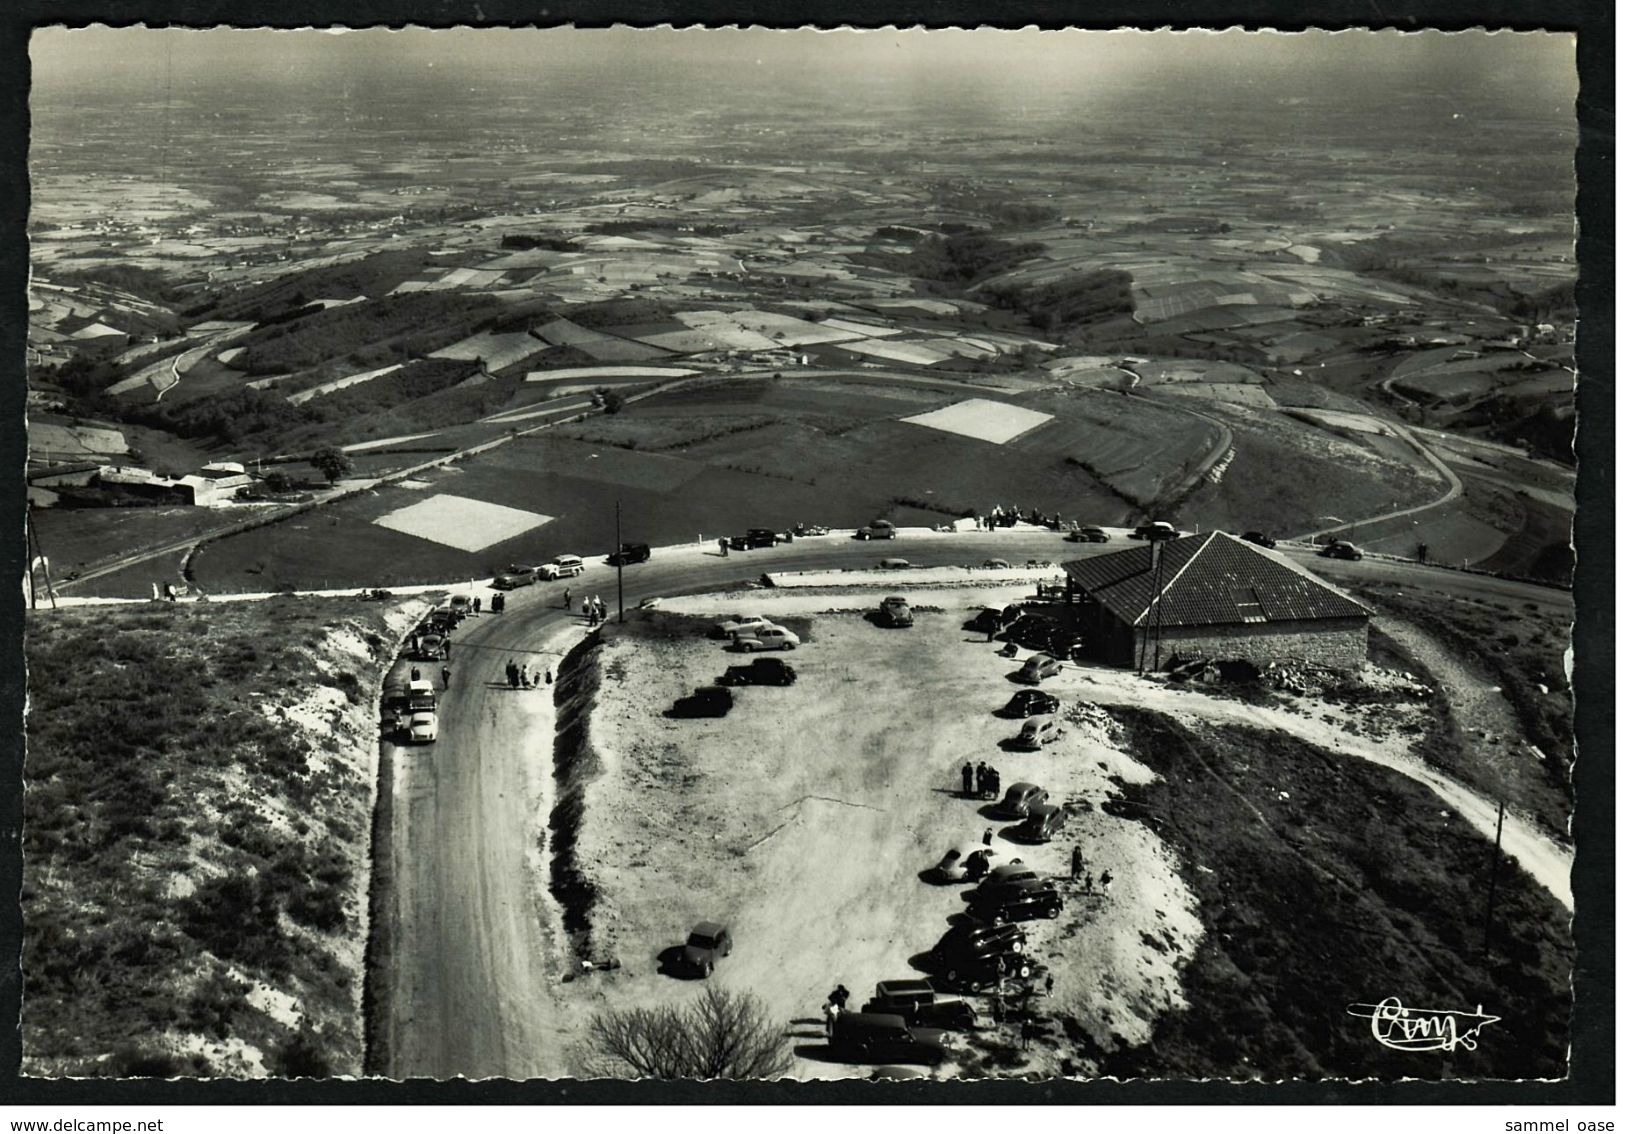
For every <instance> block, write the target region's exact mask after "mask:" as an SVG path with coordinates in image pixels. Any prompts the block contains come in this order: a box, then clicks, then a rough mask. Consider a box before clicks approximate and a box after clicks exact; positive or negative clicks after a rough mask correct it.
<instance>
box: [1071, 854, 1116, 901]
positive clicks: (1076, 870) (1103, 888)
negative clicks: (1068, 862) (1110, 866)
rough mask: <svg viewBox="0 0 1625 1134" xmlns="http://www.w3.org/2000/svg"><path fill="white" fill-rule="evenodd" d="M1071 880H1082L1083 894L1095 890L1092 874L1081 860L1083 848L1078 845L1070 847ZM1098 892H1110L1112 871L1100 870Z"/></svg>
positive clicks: (1091, 892)
mask: <svg viewBox="0 0 1625 1134" xmlns="http://www.w3.org/2000/svg"><path fill="white" fill-rule="evenodd" d="M1072 881H1074V882H1082V883H1083V892H1084V893H1085V894H1093V893H1094V892H1095V879H1094V875H1092V874H1090V873H1089V867H1088V866H1087V864H1085V863H1084V861H1083V848H1082V847H1079V846H1074V847H1073V848H1072ZM1100 892H1101V893H1102V894H1110V893H1111V892H1112V872H1111V871H1110V870H1102V871H1101V872H1100Z"/></svg>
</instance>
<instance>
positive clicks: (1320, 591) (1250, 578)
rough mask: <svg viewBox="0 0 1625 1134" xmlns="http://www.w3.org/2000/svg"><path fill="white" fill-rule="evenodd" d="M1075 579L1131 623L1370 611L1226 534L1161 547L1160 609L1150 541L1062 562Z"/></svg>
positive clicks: (1236, 621) (1305, 617) (1231, 621)
mask: <svg viewBox="0 0 1625 1134" xmlns="http://www.w3.org/2000/svg"><path fill="white" fill-rule="evenodd" d="M1063 566H1064V567H1065V568H1066V573H1067V575H1068V576H1069V577H1070V578H1071V580H1072V582H1073V583H1074V584H1075V585H1076V586H1077V587H1078V588H1079V589H1081V590H1083V591H1086V592H1088V593H1089V594H1091V595H1093V596H1094V597H1095V599H1096V600H1097V601H1099V602H1100V604H1101V605H1102V606H1104V607H1105V608H1106V609H1107V610H1109V611H1110V612H1111V613H1112V614H1114V615H1116V616H1117V617H1118V618H1119V619H1121V620H1122V621H1123V622H1126V623H1128V624H1129V625H1131V626H1143V625H1146V624H1148V622H1149V621H1150V620H1151V619H1156V618H1160V621H1161V623H1162V625H1163V626H1164V627H1176V626H1225V625H1244V624H1247V623H1263V622H1283V621H1312V620H1315V619H1321V618H1364V617H1369V616H1370V614H1371V611H1370V610H1369V609H1367V608H1366V607H1364V606H1362V605H1360V604H1359V603H1357V602H1355V601H1354V600H1353V599H1352V598H1350V597H1349V596H1348V595H1346V594H1344V593H1343V592H1342V591H1340V590H1338V589H1337V588H1335V587H1332V586H1330V585H1329V584H1327V583H1325V582H1323V581H1321V580H1320V579H1318V578H1316V577H1315V576H1314V575H1312V574H1310V573H1309V572H1308V571H1306V570H1304V569H1303V568H1301V567H1299V566H1297V565H1296V564H1293V563H1288V562H1285V561H1283V560H1281V559H1277V558H1276V557H1275V556H1273V555H1269V554H1267V553H1265V552H1264V551H1262V550H1260V549H1259V548H1257V547H1255V546H1254V545H1252V544H1250V543H1246V542H1244V541H1242V540H1239V539H1237V538H1236V537H1235V536H1232V535H1229V534H1227V533H1225V532H1209V533H1207V534H1206V535H1193V536H1185V537H1184V538H1182V539H1172V540H1168V541H1167V542H1166V543H1164V544H1163V545H1162V569H1161V578H1162V597H1161V600H1160V602H1159V604H1158V605H1160V606H1161V608H1162V610H1161V614H1160V616H1159V615H1157V614H1156V613H1155V612H1154V611H1153V610H1152V609H1151V607H1152V601H1151V600H1152V598H1153V590H1154V583H1153V572H1152V564H1151V545H1150V544H1149V543H1147V544H1144V545H1142V546H1140V547H1131V548H1127V549H1125V550H1123V551H1117V552H1113V553H1111V554H1109V555H1097V556H1093V557H1091V558H1089V559H1078V560H1074V561H1073V562H1071V563H1067V564H1064V565H1063Z"/></svg>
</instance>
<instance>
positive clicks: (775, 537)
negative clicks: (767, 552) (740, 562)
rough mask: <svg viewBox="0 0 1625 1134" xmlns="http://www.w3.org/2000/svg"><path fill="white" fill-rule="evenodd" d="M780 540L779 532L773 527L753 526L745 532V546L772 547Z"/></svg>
mask: <svg viewBox="0 0 1625 1134" xmlns="http://www.w3.org/2000/svg"><path fill="white" fill-rule="evenodd" d="M778 542H779V533H778V532H776V531H774V530H773V529H772V528H751V529H750V530H749V531H747V532H746V533H745V546H746V547H747V548H749V547H772V546H773V545H774V544H776V543H778Z"/></svg>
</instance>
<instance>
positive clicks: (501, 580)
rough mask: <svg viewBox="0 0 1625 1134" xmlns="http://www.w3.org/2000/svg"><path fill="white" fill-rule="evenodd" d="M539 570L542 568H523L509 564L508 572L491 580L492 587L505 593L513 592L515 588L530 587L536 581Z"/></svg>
mask: <svg viewBox="0 0 1625 1134" xmlns="http://www.w3.org/2000/svg"><path fill="white" fill-rule="evenodd" d="M538 570H540V568H536V567H522V566H520V565H519V564H517V563H513V564H509V566H508V569H507V570H506V571H504V572H502V574H500V575H498V576H497V577H496V578H495V579H492V580H491V585H492V586H493V587H496V588H497V589H498V590H503V591H511V590H513V589H514V588H515V587H528V586H530V585H531V584H532V583H534V582H535V581H536V572H537V571H538Z"/></svg>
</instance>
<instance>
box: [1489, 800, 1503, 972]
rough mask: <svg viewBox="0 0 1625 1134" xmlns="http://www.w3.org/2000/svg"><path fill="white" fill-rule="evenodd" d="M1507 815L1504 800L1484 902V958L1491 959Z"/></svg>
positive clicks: (1497, 815) (1497, 820)
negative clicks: (1502, 837) (1496, 892)
mask: <svg viewBox="0 0 1625 1134" xmlns="http://www.w3.org/2000/svg"><path fill="white" fill-rule="evenodd" d="M1506 816H1507V801H1506V800H1504V799H1503V800H1502V801H1501V803H1500V806H1499V807H1497V808H1496V811H1495V850H1494V852H1493V855H1494V857H1492V858H1491V859H1490V893H1489V897H1488V899H1487V900H1486V901H1485V903H1484V960H1486V961H1488V960H1489V959H1490V926H1492V925H1493V924H1495V881H1496V876H1497V875H1498V874H1499V873H1500V870H1501V823H1502V822H1503V821H1504V820H1505V819H1506Z"/></svg>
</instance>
